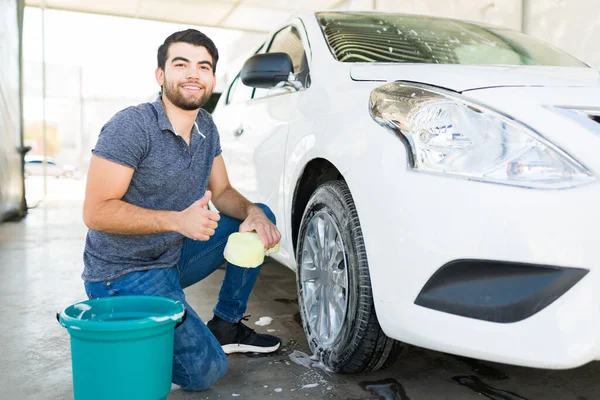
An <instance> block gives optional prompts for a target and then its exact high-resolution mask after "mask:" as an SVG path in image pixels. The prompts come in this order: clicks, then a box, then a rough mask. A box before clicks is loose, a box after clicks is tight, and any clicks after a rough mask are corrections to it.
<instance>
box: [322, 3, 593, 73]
mask: <svg viewBox="0 0 600 400" xmlns="http://www.w3.org/2000/svg"><path fill="white" fill-rule="evenodd" d="M317 18H318V20H319V23H320V25H321V29H322V30H323V34H324V35H325V39H326V40H327V43H328V44H329V48H330V49H331V52H332V54H333V55H334V57H335V58H336V59H337V60H338V61H342V62H373V63H390V62H391V63H399V62H400V63H426V64H487V65H545V66H565V67H585V66H586V65H585V64H583V63H582V62H581V61H579V60H577V59H575V58H574V57H572V56H570V55H569V54H567V53H565V52H563V51H561V50H558V49H556V48H554V47H552V46H550V45H548V44H546V43H544V42H542V41H540V40H537V39H534V38H532V37H530V36H527V35H524V34H522V33H520V32H517V31H513V30H510V29H504V28H499V27H491V26H487V25H480V24H475V23H472V22H463V21H457V20H449V19H442V18H434V17H424V16H419V15H406V14H383V13H352V12H348V13H337V12H336V13H334V12H323V13H317Z"/></svg>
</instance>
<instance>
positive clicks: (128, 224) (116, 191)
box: [83, 155, 220, 240]
mask: <svg viewBox="0 0 600 400" xmlns="http://www.w3.org/2000/svg"><path fill="white" fill-rule="evenodd" d="M133 171H134V170H133V168H129V167H126V166H123V165H120V164H117V163H115V162H112V161H108V160H106V159H104V158H101V157H98V156H95V155H94V156H92V160H91V162H90V168H89V171H88V177H87V186H86V190H85V201H84V203H83V220H84V222H85V224H86V225H87V226H88V227H89V228H90V229H94V230H97V231H102V232H107V233H116V234H121V235H146V234H155V233H163V232H179V233H181V234H182V235H185V236H187V237H189V238H192V239H195V240H208V239H209V238H210V236H212V235H213V234H214V229H215V228H216V227H217V222H216V221H218V220H219V219H220V217H219V215H218V214H217V213H215V212H212V211H208V210H205V209H204V206H205V205H206V204H208V202H209V201H210V196H211V193H210V192H207V194H206V195H205V196H204V197H203V198H202V199H200V200H198V201H196V202H195V203H194V204H192V205H191V206H190V207H189V208H187V209H186V210H184V211H181V212H177V211H163V210H150V209H146V208H142V207H138V206H135V205H133V204H130V203H127V202H125V201H123V200H121V199H122V197H123V195H125V192H126V191H127V188H128V187H129V184H130V182H131V178H132V176H133Z"/></svg>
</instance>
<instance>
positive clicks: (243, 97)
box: [227, 74, 254, 104]
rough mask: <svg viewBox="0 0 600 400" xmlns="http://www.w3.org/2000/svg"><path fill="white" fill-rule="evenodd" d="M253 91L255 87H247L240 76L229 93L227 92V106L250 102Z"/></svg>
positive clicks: (234, 81) (232, 84)
mask: <svg viewBox="0 0 600 400" xmlns="http://www.w3.org/2000/svg"><path fill="white" fill-rule="evenodd" d="M253 90H254V88H253V87H250V86H246V85H244V84H243V83H242V80H241V79H240V75H239V74H238V76H236V77H235V79H234V80H233V82H232V83H231V85H230V86H229V91H228V92H227V104H231V103H242V102H244V101H248V100H250V98H251V97H252V91H253Z"/></svg>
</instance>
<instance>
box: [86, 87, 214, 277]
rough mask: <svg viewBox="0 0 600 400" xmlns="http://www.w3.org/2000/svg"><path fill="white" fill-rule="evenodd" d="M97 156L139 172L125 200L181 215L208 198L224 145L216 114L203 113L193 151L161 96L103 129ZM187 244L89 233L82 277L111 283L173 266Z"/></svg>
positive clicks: (168, 238) (171, 237)
mask: <svg viewBox="0 0 600 400" xmlns="http://www.w3.org/2000/svg"><path fill="white" fill-rule="evenodd" d="M92 153H93V154H94V155H96V156H98V157H102V158H105V159H107V160H110V161H113V162H115V163H118V164H121V165H125V166H127V167H130V168H133V169H134V172H133V177H132V178H131V183H130V184H129V188H128V189H127V192H126V193H125V195H124V196H123V198H122V200H123V201H126V202H128V203H131V204H134V205H136V206H140V207H143V208H147V209H152V210H174V211H181V210H184V209H186V208H187V207H189V206H190V205H191V204H192V203H193V202H195V201H196V200H198V199H200V198H201V197H202V196H203V195H204V192H205V191H206V187H207V185H208V177H209V175H210V171H211V168H212V164H213V161H214V158H215V157H216V156H218V155H219V154H221V145H220V141H219V133H218V131H217V128H216V126H215V124H214V122H213V120H212V117H211V115H210V114H209V113H207V112H206V111H205V110H202V109H201V110H200V112H199V113H198V118H197V119H196V124H195V126H194V127H193V128H192V135H191V140H190V145H189V146H188V144H187V143H186V142H185V140H184V139H183V138H182V137H181V136H179V135H177V133H176V132H175V130H174V129H173V126H172V125H171V122H170V121H169V119H168V118H167V114H166V112H165V109H164V106H163V103H162V100H161V99H160V97H159V98H158V99H157V100H156V101H155V102H154V103H144V104H140V105H138V106H135V107H129V108H126V109H125V110H123V111H120V112H119V113H117V114H116V115H115V116H114V117H113V118H112V119H111V120H110V121H108V123H106V125H104V127H103V128H102V130H101V132H100V135H99V136H98V142H97V143H96V147H95V148H94V149H93V150H92ZM125 222H126V221H125ZM183 239H184V237H183V236H182V235H180V234H179V233H175V232H167V233H160V234H156V235H116V234H111V233H105V232H100V231H96V230H93V229H90V230H89V231H88V234H87V238H86V242H85V250H84V253H83V261H84V270H83V275H82V278H83V279H84V280H85V281H88V282H102V281H111V280H115V279H117V278H119V277H121V276H123V275H125V274H127V273H129V272H132V271H141V270H147V269H153V268H168V267H173V266H175V265H176V264H177V262H178V261H179V257H180V255H181V248H182V246H183Z"/></svg>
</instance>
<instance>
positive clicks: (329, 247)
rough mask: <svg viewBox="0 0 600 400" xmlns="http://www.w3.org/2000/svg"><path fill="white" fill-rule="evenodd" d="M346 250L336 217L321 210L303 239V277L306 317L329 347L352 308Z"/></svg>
mask: <svg viewBox="0 0 600 400" xmlns="http://www.w3.org/2000/svg"><path fill="white" fill-rule="evenodd" d="M346 260H347V257H346V251H345V250H344V244H343V242H342V237H341V234H340V231H339V229H338V227H337V224H336V223H335V221H334V219H333V218H332V217H331V215H329V214H328V213H327V212H325V211H319V212H317V213H316V214H315V215H313V217H312V218H311V219H310V221H309V222H308V226H307V228H306V233H305V235H304V238H303V240H302V263H301V265H300V268H301V270H300V278H301V285H302V286H301V287H302V299H303V306H304V310H305V317H306V319H307V320H308V325H309V327H310V330H311V332H312V333H313V335H314V336H316V337H317V338H318V340H319V342H320V343H321V345H323V346H325V347H327V346H329V345H331V344H333V343H334V342H335V340H336V338H337V337H338V335H339V333H340V331H341V329H342V326H343V323H344V320H345V318H346V313H347V310H348V266H347V263H346Z"/></svg>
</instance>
